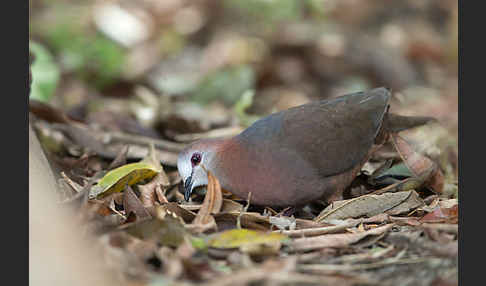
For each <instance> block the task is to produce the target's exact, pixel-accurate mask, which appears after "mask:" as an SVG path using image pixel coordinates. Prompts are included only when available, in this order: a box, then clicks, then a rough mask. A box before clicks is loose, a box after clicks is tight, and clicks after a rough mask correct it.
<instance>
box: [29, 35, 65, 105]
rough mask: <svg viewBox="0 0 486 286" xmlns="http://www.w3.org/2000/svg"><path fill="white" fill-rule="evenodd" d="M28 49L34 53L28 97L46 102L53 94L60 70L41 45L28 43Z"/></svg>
mask: <svg viewBox="0 0 486 286" xmlns="http://www.w3.org/2000/svg"><path fill="white" fill-rule="evenodd" d="M29 49H30V51H31V52H32V53H33V54H34V55H35V60H34V62H33V64H32V87H31V93H30V98H33V99H37V100H39V101H42V102H47V101H48V100H49V98H50V97H51V96H52V95H53V94H54V91H55V89H56V87H57V83H58V81H59V77H60V72H59V68H58V67H57V65H56V63H55V62H54V59H53V57H52V55H51V54H50V53H49V51H48V50H47V49H46V48H44V47H43V46H42V45H40V44H38V43H36V42H32V41H31V42H30V43H29Z"/></svg>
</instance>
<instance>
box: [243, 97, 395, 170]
mask: <svg viewBox="0 0 486 286" xmlns="http://www.w3.org/2000/svg"><path fill="white" fill-rule="evenodd" d="M389 98H390V92H389V91H388V90H387V89H386V88H376V89H373V90H370V91H365V92H357V93H352V94H347V95H344V96H341V97H337V98H335V99H331V100H322V101H318V102H312V103H309V104H305V105H301V106H298V107H294V108H291V109H288V110H285V111H282V112H278V113H275V114H272V115H270V116H267V117H265V118H263V119H261V120H259V121H257V122H255V123H254V124H253V125H252V126H250V127H249V128H248V129H246V130H245V131H244V132H243V133H241V134H240V135H239V136H238V138H239V140H242V141H245V143H246V144H245V145H246V146H248V147H249V148H251V150H252V152H254V155H255V156H258V155H259V154H265V156H264V157H267V158H271V160H273V161H274V162H282V163H283V162H286V163H288V160H286V157H289V158H290V157H292V158H295V156H296V155H297V156H298V157H299V158H300V159H303V160H304V161H305V162H306V165H307V163H309V164H310V165H311V166H314V167H315V168H316V172H318V173H319V174H320V176H324V177H327V176H332V175H334V174H339V173H342V172H345V171H347V170H349V169H351V168H352V167H354V166H356V164H358V163H360V162H362V161H363V160H364V159H365V157H366V155H367V153H368V151H369V149H370V148H371V147H372V145H373V142H374V140H375V137H376V135H377V133H378V131H379V130H380V127H381V124H382V121H383V116H384V114H385V113H386V111H387V106H388V100H389ZM286 154H289V155H286ZM290 154H292V155H290ZM296 163H297V165H296V167H297V166H298V162H296Z"/></svg>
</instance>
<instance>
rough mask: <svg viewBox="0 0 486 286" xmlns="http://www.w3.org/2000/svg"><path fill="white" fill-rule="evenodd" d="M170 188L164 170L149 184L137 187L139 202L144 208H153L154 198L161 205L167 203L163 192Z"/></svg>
mask: <svg viewBox="0 0 486 286" xmlns="http://www.w3.org/2000/svg"><path fill="white" fill-rule="evenodd" d="M169 186H170V184H169V179H168V178H167V175H166V174H165V172H164V170H162V171H161V172H160V173H158V174H157V176H155V177H154V178H153V179H152V181H150V183H147V184H145V185H139V186H138V189H139V190H140V200H141V201H142V204H143V205H144V206H145V207H153V206H154V205H155V201H156V197H157V199H158V200H159V201H160V202H161V203H167V202H168V201H167V198H165V191H166V190H167V188H168V187H169Z"/></svg>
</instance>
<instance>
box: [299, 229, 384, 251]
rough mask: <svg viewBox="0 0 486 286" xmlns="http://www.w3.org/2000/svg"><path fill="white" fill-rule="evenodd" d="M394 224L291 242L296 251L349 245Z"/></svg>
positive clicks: (382, 231)
mask: <svg viewBox="0 0 486 286" xmlns="http://www.w3.org/2000/svg"><path fill="white" fill-rule="evenodd" d="M392 226H393V224H387V225H384V226H380V227H377V228H373V229H371V230H367V231H363V232H357V233H344V234H327V235H320V236H315V237H305V238H297V239H295V240H294V241H293V242H292V243H291V249H292V250H294V251H308V250H314V249H320V248H325V247H337V248H340V247H347V246H350V245H351V244H354V243H357V242H359V241H360V240H362V239H364V238H366V237H368V236H376V235H381V234H383V233H385V232H387V231H388V230H389V229H390V228H391V227H392Z"/></svg>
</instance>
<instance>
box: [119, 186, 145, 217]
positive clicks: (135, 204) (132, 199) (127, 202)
mask: <svg viewBox="0 0 486 286" xmlns="http://www.w3.org/2000/svg"><path fill="white" fill-rule="evenodd" d="M123 207H124V208H125V213H126V215H127V216H129V215H130V213H131V212H133V213H135V215H136V216H137V221H140V220H144V219H149V218H151V217H152V216H151V215H150V213H149V212H148V211H147V209H145V207H144V206H143V204H142V202H141V201H140V199H139V198H138V197H137V195H135V193H134V192H133V190H132V188H131V187H130V186H127V188H126V190H125V192H124V194H123Z"/></svg>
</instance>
